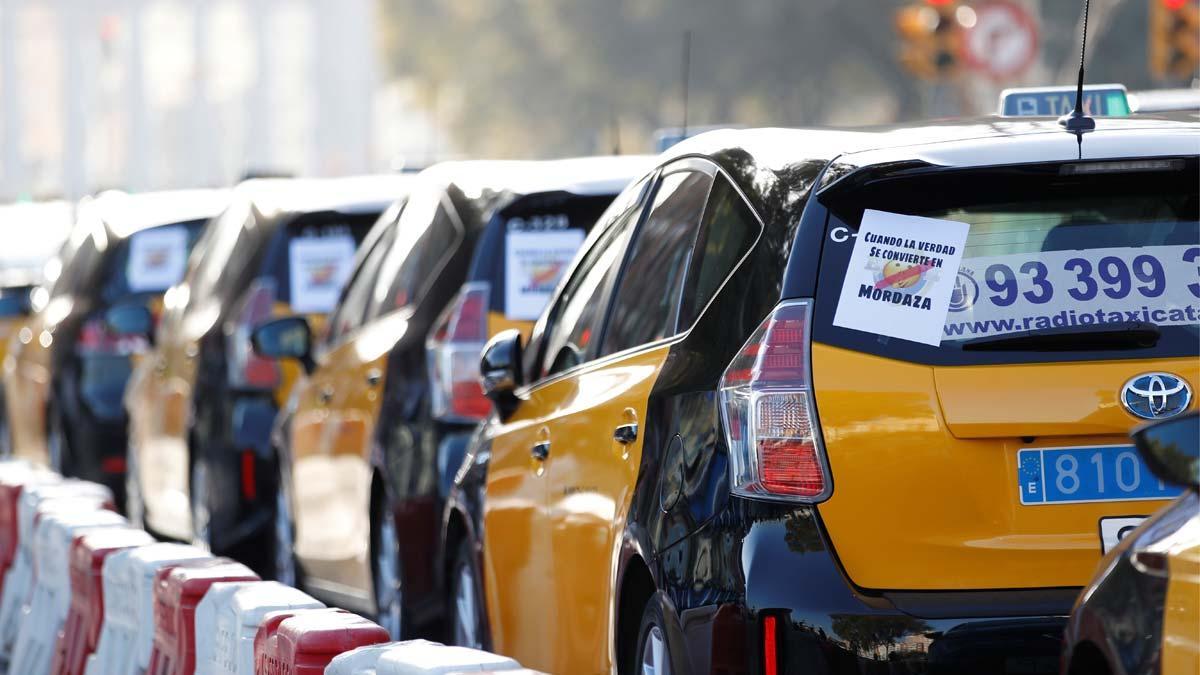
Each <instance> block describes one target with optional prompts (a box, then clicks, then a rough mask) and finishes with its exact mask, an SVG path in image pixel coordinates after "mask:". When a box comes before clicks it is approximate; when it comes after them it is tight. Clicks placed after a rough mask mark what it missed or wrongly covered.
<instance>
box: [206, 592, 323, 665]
mask: <svg viewBox="0 0 1200 675" xmlns="http://www.w3.org/2000/svg"><path fill="white" fill-rule="evenodd" d="M324 607H325V605H323V604H321V602H320V601H318V600H316V599H314V598H313V597H311V596H310V595H308V594H307V593H304V592H303V591H300V590H297V589H295V588H292V587H290V586H284V585H283V584H281V583H279V582H276V581H258V582H241V583H219V584H213V586H212V588H210V589H208V593H206V594H205V596H204V599H203V600H201V601H200V604H199V605H197V606H196V675H252V673H254V635H255V634H256V633H257V632H258V624H260V623H262V620H263V617H264V616H266V615H267V614H268V613H270V612H276V611H280V610H297V609H323V608H324Z"/></svg>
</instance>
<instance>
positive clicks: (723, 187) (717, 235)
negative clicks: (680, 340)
mask: <svg viewBox="0 0 1200 675" xmlns="http://www.w3.org/2000/svg"><path fill="white" fill-rule="evenodd" d="M761 229H762V228H760V227H759V224H758V220H756V219H755V217H754V213H753V212H752V211H751V210H750V207H749V206H747V205H746V202H745V200H743V199H742V197H741V195H739V194H738V193H737V191H736V190H734V189H733V186H732V185H730V184H729V181H727V180H725V179H724V178H718V179H717V180H716V182H715V183H714V184H713V190H712V195H710V196H709V199H708V206H706V207H705V208H704V220H703V222H702V224H701V226H700V236H699V237H698V239H697V241H696V248H695V250H694V251H693V253H692V264H691V274H690V275H689V278H688V283H687V285H686V286H685V287H684V291H683V303H682V305H681V307H680V310H679V326H680V327H687V326H690V325H692V323H693V322H694V321H695V320H696V318H697V317H698V316H699V315H700V312H702V311H704V307H705V306H706V305H707V304H708V302H709V301H710V300H712V297H713V295H715V294H716V292H717V290H718V289H719V288H720V287H721V284H722V283H724V282H725V279H726V278H727V277H728V276H729V274H730V272H732V271H733V268H734V267H736V266H737V264H738V261H739V260H741V259H742V256H744V255H746V252H747V251H749V250H750V247H751V246H752V245H753V244H754V240H755V239H756V238H757V237H758V234H759V232H760V231H761Z"/></svg>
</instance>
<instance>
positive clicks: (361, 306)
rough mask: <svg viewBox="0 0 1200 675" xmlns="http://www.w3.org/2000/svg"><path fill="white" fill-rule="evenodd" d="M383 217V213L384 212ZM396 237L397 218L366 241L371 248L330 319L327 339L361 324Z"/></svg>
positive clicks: (335, 339) (331, 339)
mask: <svg viewBox="0 0 1200 675" xmlns="http://www.w3.org/2000/svg"><path fill="white" fill-rule="evenodd" d="M385 217H386V216H385ZM395 239H396V221H395V220H392V221H391V222H389V223H386V224H385V225H384V229H383V231H382V232H380V234H379V236H378V237H376V238H375V240H374V241H369V242H368V244H369V245H370V247H371V248H370V250H368V251H367V252H366V255H364V256H363V258H362V262H361V263H360V264H359V266H358V269H356V270H355V271H354V274H353V276H352V277H351V279H350V283H349V285H348V286H347V287H346V291H345V293H344V294H343V295H342V299H341V302H339V303H338V307H337V309H336V310H335V311H334V315H333V319H332V320H331V321H330V322H329V342H330V343H332V342H335V341H337V340H338V339H339V338H341V337H342V336H343V335H345V334H346V333H349V332H350V331H352V330H354V329H355V328H358V327H359V326H360V325H362V323H363V321H364V317H365V315H366V311H367V302H368V301H369V300H370V299H371V291H372V290H373V289H374V288H375V282H376V281H377V279H378V276H379V268H380V266H381V265H382V264H383V260H384V258H385V257H386V256H387V252H388V249H389V248H391V246H392V242H393V241H395Z"/></svg>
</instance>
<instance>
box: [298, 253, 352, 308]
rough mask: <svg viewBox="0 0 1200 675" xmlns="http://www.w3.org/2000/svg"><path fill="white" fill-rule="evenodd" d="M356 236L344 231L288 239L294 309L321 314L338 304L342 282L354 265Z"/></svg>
mask: <svg viewBox="0 0 1200 675" xmlns="http://www.w3.org/2000/svg"><path fill="white" fill-rule="evenodd" d="M354 248H355V247H354V237H352V236H350V235H348V234H343V235H333V236H324V237H299V238H296V239H293V240H291V241H290V242H289V243H288V263H289V265H288V271H289V274H288V276H289V277H290V278H289V281H290V283H291V292H292V302H291V305H292V311H294V312H296V313H297V314H322V313H326V312H330V311H332V310H333V307H334V305H336V304H337V300H338V295H339V294H340V293H341V291H342V284H344V283H345V282H346V279H347V278H349V276H350V272H351V271H353V269H354Z"/></svg>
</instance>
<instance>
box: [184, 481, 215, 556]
mask: <svg viewBox="0 0 1200 675" xmlns="http://www.w3.org/2000/svg"><path fill="white" fill-rule="evenodd" d="M209 489H210V486H209V479H208V467H207V466H206V465H205V463H204V460H202V459H198V460H196V461H195V463H194V464H192V480H191V487H190V489H189V490H188V493H189V496H190V498H191V506H192V544H193V545H194V546H197V547H199V548H202V549H204V550H205V551H211V550H212V509H210V508H209V504H211V503H212V502H211V501H210V500H209Z"/></svg>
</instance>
